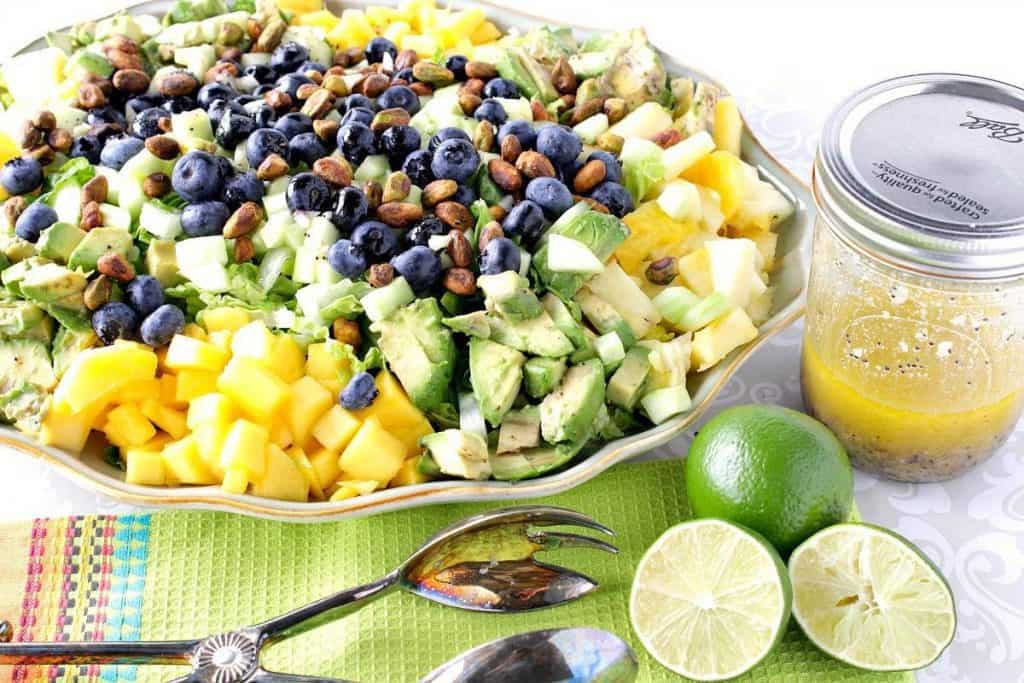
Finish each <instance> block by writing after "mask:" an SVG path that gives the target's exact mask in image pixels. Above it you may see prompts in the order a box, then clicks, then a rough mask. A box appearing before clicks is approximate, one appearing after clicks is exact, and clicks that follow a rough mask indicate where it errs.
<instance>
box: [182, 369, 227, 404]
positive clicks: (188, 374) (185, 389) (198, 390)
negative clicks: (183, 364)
mask: <svg viewBox="0 0 1024 683" xmlns="http://www.w3.org/2000/svg"><path fill="white" fill-rule="evenodd" d="M214 391H217V373H216V372H208V371H206V370H182V371H181V372H179V373H178V379H177V381H176V382H175V387H174V398H175V400H176V401H177V402H178V403H191V402H192V401H194V400H195V399H197V398H199V397H200V396H204V395H206V394H209V393H212V392H214Z"/></svg>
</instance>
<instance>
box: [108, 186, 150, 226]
mask: <svg viewBox="0 0 1024 683" xmlns="http://www.w3.org/2000/svg"><path fill="white" fill-rule="evenodd" d="M123 180H124V182H122V183H121V187H120V188H119V190H118V193H117V199H116V201H115V200H114V199H113V198H111V196H110V192H109V191H108V192H107V199H108V200H110V201H111V203H113V204H117V205H118V206H120V207H121V208H122V209H124V210H126V211H127V212H128V213H130V214H131V215H132V218H133V219H135V218H138V217H139V214H140V213H141V212H142V205H143V204H145V203H146V201H147V199H148V197H146V193H145V192H143V191H142V184H141V183H138V182H136V181H135V179H134V178H127V177H126V178H124V179H123Z"/></svg>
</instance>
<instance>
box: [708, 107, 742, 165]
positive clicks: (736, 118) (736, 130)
mask: <svg viewBox="0 0 1024 683" xmlns="http://www.w3.org/2000/svg"><path fill="white" fill-rule="evenodd" d="M712 130H713V131H714V138H715V147H717V148H718V149H721V150H725V151H726V152H731V153H732V154H735V155H736V156H739V155H740V141H741V140H742V139H743V118H742V117H741V116H740V110H739V108H738V107H737V106H736V100H735V99H734V98H732V97H722V98H719V100H718V102H716V103H715V120H714V126H713V128H712Z"/></svg>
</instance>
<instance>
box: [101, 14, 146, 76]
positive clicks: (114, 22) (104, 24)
mask: <svg viewBox="0 0 1024 683" xmlns="http://www.w3.org/2000/svg"><path fill="white" fill-rule="evenodd" d="M116 35H123V36H127V37H128V38H131V39H132V40H133V41H135V42H136V43H138V42H142V41H143V40H145V38H146V35H145V34H144V33H143V32H142V28H141V27H140V26H139V25H138V23H136V21H135V19H134V18H133V17H132V16H131V15H128V14H123V13H122V14H115V15H114V16H112V17H107V18H106V19H100V20H99V21H97V22H96V33H95V36H96V40H103V39H104V38H109V37H110V36H116ZM108 75H109V74H108Z"/></svg>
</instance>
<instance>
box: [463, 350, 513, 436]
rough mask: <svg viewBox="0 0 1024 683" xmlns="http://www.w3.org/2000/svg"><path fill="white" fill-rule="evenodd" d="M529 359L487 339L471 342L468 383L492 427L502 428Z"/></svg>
mask: <svg viewBox="0 0 1024 683" xmlns="http://www.w3.org/2000/svg"><path fill="white" fill-rule="evenodd" d="M525 362H526V356H524V355H523V354H521V353H520V352H519V351H516V350H515V349H511V348H509V347H507V346H504V345H502V344H498V343H495V342H493V341H490V340H488V339H480V338H479V337H474V338H472V339H470V340H469V380H470V383H471V384H472V385H473V395H474V396H475V397H476V400H477V403H479V404H480V412H481V413H483V416H484V419H485V420H487V422H488V423H489V424H490V425H491V426H492V427H497V426H498V425H500V424H501V419H502V418H503V417H504V416H505V413H507V412H508V411H509V409H511V408H512V403H513V402H514V401H515V400H516V396H518V395H519V388H520V387H521V386H522V383H523V364H524V363H525Z"/></svg>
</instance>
